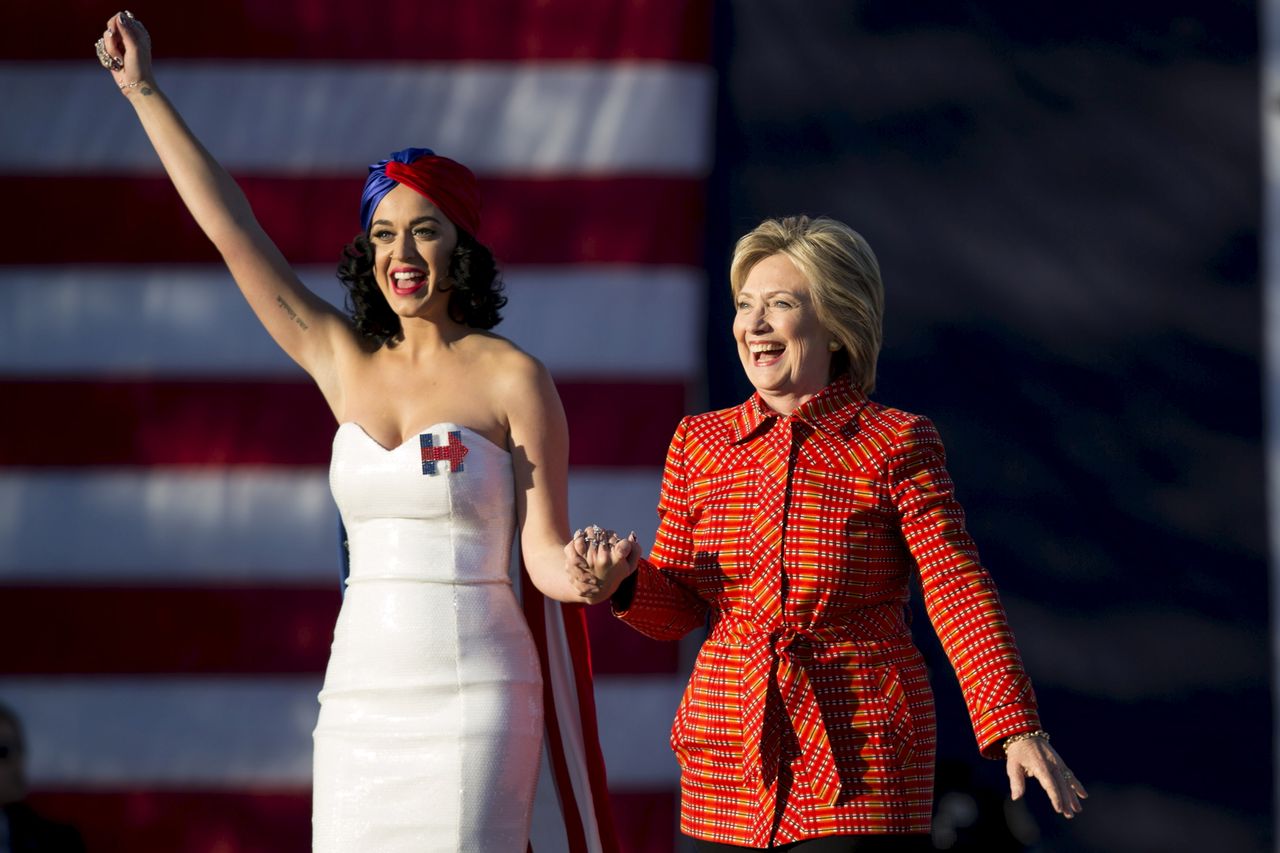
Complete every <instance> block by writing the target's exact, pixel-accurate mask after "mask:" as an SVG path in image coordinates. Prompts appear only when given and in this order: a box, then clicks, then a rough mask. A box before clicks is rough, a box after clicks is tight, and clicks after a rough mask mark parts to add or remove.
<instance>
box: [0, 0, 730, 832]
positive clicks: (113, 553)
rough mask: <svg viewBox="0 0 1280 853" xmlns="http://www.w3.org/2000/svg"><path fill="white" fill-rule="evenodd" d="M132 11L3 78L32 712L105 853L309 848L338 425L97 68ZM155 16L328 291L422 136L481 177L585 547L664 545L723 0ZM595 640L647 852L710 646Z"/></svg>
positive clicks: (4, 495)
mask: <svg viewBox="0 0 1280 853" xmlns="http://www.w3.org/2000/svg"><path fill="white" fill-rule="evenodd" d="M12 11H16V10H12ZM28 11H29V12H31V13H34V12H35V8H34V5H32V8H31V9H30V10H28ZM114 11H115V9H114V8H111V7H106V6H102V5H101V4H97V3H90V2H88V0H64V2H61V3H59V4H58V7H57V9H56V10H55V11H54V12H53V13H51V12H49V11H48V10H45V11H44V12H43V13H42V18H43V23H44V24H47V28H46V29H44V30H39V31H37V30H35V29H31V30H30V31H29V32H28V33H26V35H28V36H29V37H24V38H23V39H20V40H18V41H17V42H16V43H15V44H13V45H10V46H8V47H7V50H6V53H7V55H6V57H5V59H6V61H5V62H4V63H3V64H0V86H2V87H3V90H4V91H5V92H6V98H7V100H8V104H7V106H6V118H5V119H4V123H3V126H2V129H0V191H2V194H3V197H4V198H5V200H6V203H5V204H4V205H0V217H2V218H3V220H4V221H3V233H5V234H6V241H7V242H8V244H9V249H8V251H7V252H6V253H5V256H4V258H5V262H4V263H3V265H0V299H2V304H3V306H4V307H3V310H0V401H2V403H0V411H2V412H3V418H0V466H2V467H0V702H5V703H8V704H10V705H12V706H13V707H15V708H16V709H17V710H18V712H19V713H20V715H21V716H22V718H23V721H24V723H25V725H26V728H27V733H28V740H29V748H30V773H31V782H32V787H33V789H34V792H35V793H34V797H33V802H34V803H35V804H36V805H37V807H38V808H40V809H42V810H43V811H44V812H46V813H47V814H49V815H50V816H52V817H55V818H59V819H65V820H68V821H71V822H73V823H75V824H76V825H77V826H78V827H79V828H80V829H81V831H82V832H83V834H84V835H85V838H86V840H87V842H88V844H89V849H90V850H93V851H114V850H119V851H125V850H128V851H220V853H237V852H238V851H273V853H285V852H286V851H302V850H306V849H308V848H309V840H310V764H311V758H310V756H311V729H312V727H313V726H314V723H315V717H316V710H317V705H316V692H317V690H318V688H319V685H320V679H321V674H322V672H323V668H324V664H325V660H326V657H327V654H328V646H329V642H330V640H331V637H332V627H333V621H334V618H335V616H336V613H337V609H338V605H339V588H338V560H339V556H338V555H339V550H338V549H339V532H338V522H337V513H336V509H335V508H334V506H333V503H332V499H331V497H330V495H329V491H328V483H327V477H326V466H327V463H328V455H329V446H330V442H331V439H332V434H333V429H334V422H333V418H332V416H331V415H330V413H329V412H328V410H327V408H326V406H325V404H324V402H323V400H322V399H321V397H320V394H319V392H318V391H316V390H315V389H314V388H313V387H312V386H311V384H310V382H309V380H308V379H307V377H306V376H305V375H304V374H302V373H301V372H300V371H299V370H298V369H297V368H296V367H295V366H294V365H293V364H292V363H291V362H290V361H289V360H288V359H287V358H286V357H285V356H284V355H283V354H282V353H281V352H279V351H277V349H276V348H275V345H274V344H273V343H272V342H271V340H270V339H269V338H268V337H267V335H266V333H265V332H264V331H263V330H262V329H261V328H260V327H259V326H258V324H257V321H256V320H255V319H254V317H253V315H252V314H251V312H250V311H249V309H248V307H247V306H246V305H245V304H244V303H243V301H242V299H241V297H240V295H239V292H238V291H237V289H236V288H235V285H234V284H233V283H232V281H231V280H230V277H229V276H228V275H227V273H226V272H225V270H224V268H223V267H222V266H221V264H220V263H219V262H218V259H217V256H216V254H215V252H214V251H213V249H212V247H211V246H210V245H209V244H208V243H207V242H206V241H205V239H204V237H203V236H202V235H201V234H200V233H199V231H198V230H197V228H196V226H195V225H194V223H193V222H192V220H191V219H190V217H189V216H188V215H187V214H186V212H185V211H184V210H183V209H182V206H181V204H180V202H179V200H178V197H177V195H176V193H175V192H174V191H173V190H172V188H171V187H170V185H169V183H168V180H167V179H166V178H165V177H164V176H163V174H162V172H161V170H160V166H159V163H158V161H157V159H156V158H155V156H154V154H153V153H152V152H151V149H150V147H149V145H148V144H147V142H146V140H145V138H144V136H143V134H142V132H141V130H140V128H139V127H138V126H137V123H136V120H135V118H134V116H133V114H132V109H131V108H130V107H129V105H128V104H127V103H126V102H125V101H124V100H123V99H122V98H121V97H120V96H119V95H118V94H117V93H116V91H115V89H114V87H113V84H112V82H111V80H110V78H109V76H108V75H107V74H106V73H105V72H103V71H102V70H101V69H100V68H99V67H98V66H97V63H96V61H95V59H94V55H93V49H92V44H93V41H94V39H95V38H97V36H98V35H99V33H100V31H101V29H102V28H103V26H104V24H105V21H106V19H107V17H108V16H109V15H110V14H111V13H112V12H114ZM133 12H134V13H135V14H136V15H137V16H138V17H139V18H140V19H141V20H143V21H144V22H145V23H146V25H147V27H148V29H149V30H150V31H151V33H152V35H153V38H154V41H155V56H156V67H157V78H158V81H159V83H160V86H161V87H162V88H163V89H164V90H165V91H166V93H167V94H168V95H169V96H170V97H171V98H172V99H173V101H174V102H175V103H176V104H177V106H178V108H179V109H180V110H181V111H182V113H183V115H184V116H185V118H186V119H187V121H188V123H189V124H190V125H191V126H192V128H193V129H194V130H195V132H196V133H197V135H199V136H200V137H201V139H202V140H203V141H204V142H205V144H206V146H207V147H208V148H209V149H210V150H211V151H212V152H213V153H214V155H215V156H217V157H218V158H219V159H220V160H221V162H222V163H223V164H224V165H226V166H227V167H228V168H229V169H230V171H231V172H232V173H233V174H234V175H235V176H236V177H237V179H238V180H239V182H240V184H241V186H242V187H243V188H244V190H245V191H246V193H247V194H248V196H249V199H250V202H251V203H252V205H253V207H254V210H255V212H256V213H257V214H258V217H259V219H260V220H261V221H262V223H263V225H264V227H265V228H266V230H267V232H268V233H269V234H271V235H272V237H273V238H274V239H275V240H276V242H277V244H278V245H279V246H280V248H281V249H282V251H283V252H284V254H285V256H286V257H287V258H289V259H290V260H291V261H292V262H293V264H294V265H295V267H296V268H297V270H298V271H299V273H300V274H301V275H302V277H303V279H304V280H305V281H306V282H307V283H308V284H309V285H310V286H312V287H313V289H315V290H316V291H317V292H319V293H320V294H322V295H324V296H325V297H326V298H329V299H331V300H333V301H335V302H339V301H340V300H341V298H342V293H341V289H340V286H339V285H338V283H337V281H336V279H335V277H334V275H333V268H334V266H335V264H336V261H337V259H338V256H339V252H340V249H341V247H342V246H343V245H344V244H345V243H346V242H348V241H349V240H350V239H351V238H352V237H353V236H354V234H355V233H356V231H357V230H358V218H357V212H358V207H359V192H360V187H361V183H362V181H363V178H364V174H365V167H366V165H367V164H369V163H372V162H374V161H376V160H378V159H381V158H382V157H385V156H386V154H387V153H388V152H390V151H392V150H395V149H399V148H403V147H405V146H409V145H416V146H430V147H432V148H434V149H436V150H437V151H438V152H439V153H442V154H445V155H448V156H451V157H455V158H457V159H459V160H461V161H462V162H464V163H466V164H467V165H469V166H470V167H471V168H472V169H473V170H475V172H476V173H477V175H478V176H479V178H480V181H481V188H482V192H483V196H484V202H485V209H484V225H483V227H482V229H481V232H480V235H479V236H480V238H481V239H482V240H483V241H484V242H485V243H487V244H489V245H490V246H492V247H493V248H494V250H495V253H496V254H497V256H498V257H499V258H500V259H501V260H502V261H503V263H504V270H505V280H506V282H507V288H508V296H509V298H510V303H509V304H508V306H507V308H506V309H505V311H504V316H505V319H504V321H503V323H502V324H501V325H500V326H499V327H498V328H497V329H496V330H495V331H497V332H499V333H501V334H503V335H505V336H507V337H509V338H511V339H512V340H514V341H515V342H516V343H518V344H520V345H521V346H522V347H524V348H525V349H526V350H528V351H529V352H531V353H532V354H534V355H535V356H537V357H539V358H540V359H542V360H543V361H544V362H545V363H546V364H547V365H548V366H549V367H550V369H551V370H552V372H553V374H554V376H555V377H556V380H557V384H558V386H559V390H560V394H561V397H562V399H563V401H564V404H565V408H566V410H567V412H568V416H569V424H570V430H571V436H572V451H571V471H570V512H571V519H572V522H573V523H574V524H575V525H585V524H586V523H587V522H598V523H601V524H604V525H608V526H617V527H622V528H624V529H630V528H632V527H634V528H635V529H636V530H637V532H638V534H639V536H640V538H641V539H642V540H643V541H646V542H649V541H652V536H653V529H654V526H655V525H656V517H655V513H654V506H655V503H656V499H657V494H658V483H659V477H660V467H661V464H662V460H663V456H664V453H665V449H666V443H667V440H668V439H669V437H670V435H671V432H672V430H673V429H674V427H675V425H676V423H677V421H678V419H679V417H680V416H681V415H682V414H684V413H686V412H688V411H696V410H700V400H699V394H700V393H701V387H702V381H703V377H702V371H703V367H702V365H703V363H704V356H703V341H702V337H703V325H704V316H705V313H706V300H707V282H706V277H705V274H704V272H703V270H702V264H703V258H702V252H703V229H704V224H705V223H704V210H705V183H706V179H707V176H708V172H709V168H710V161H711V156H712V148H713V139H712V134H713V127H712V119H713V112H714V102H715V74H714V71H713V69H712V67H711V65H710V57H711V38H712V36H711V32H712V20H711V18H712V3H711V2H710V0H619V2H613V3H603V2H595V0H555V2H547V0H525V2H502V0H467V2H463V3H442V2H399V1H398V0H387V2H375V3H370V4H361V5H357V4H347V3H339V2H337V0H282V1H281V2H273V3H251V2H248V0H214V2H213V3H210V4H192V5H187V4H181V5H179V4H157V5H156V6H154V7H147V6H145V5H143V6H136V5H135V6H134V7H133ZM16 235H25V236H22V237H21V238H18V239H15V236H16ZM619 410H624V411H625V412H626V416H625V417H623V418H619V417H617V415H616V412H617V411H619ZM589 621H590V624H591V628H592V647H593V655H594V670H595V674H596V700H597V704H598V710H599V715H600V731H601V740H602V745H603V749H604V755H605V759H606V762H607V767H608V774H609V781H610V789H611V794H612V802H613V806H614V813H615V820H616V823H617V826H618V830H619V835H620V837H621V840H622V843H623V849H624V850H630V851H640V850H643V851H662V850H671V849H673V846H674V844H675V841H674V837H675V810H676V793H675V786H676V774H677V771H676V767H675V763H674V760H673V759H672V757H671V755H670V752H669V750H668V749H667V746H666V732H667V728H668V726H669V723H670V719H671V714H672V712H673V710H674V707H675V704H676V701H677V699H678V697H679V693H680V690H681V688H682V684H683V679H682V677H681V675H680V673H679V672H678V669H679V657H680V656H679V654H678V649H677V648H676V647H674V646H669V645H661V644H657V643H652V642H649V641H647V640H644V639H643V638H641V637H639V636H638V635H634V634H632V633H630V632H629V631H628V630H627V629H625V628H624V627H622V626H620V625H617V624H615V623H614V621H613V620H612V619H611V617H610V616H609V615H608V614H607V612H605V611H604V610H603V608H596V609H594V610H592V611H591V612H590V613H589Z"/></svg>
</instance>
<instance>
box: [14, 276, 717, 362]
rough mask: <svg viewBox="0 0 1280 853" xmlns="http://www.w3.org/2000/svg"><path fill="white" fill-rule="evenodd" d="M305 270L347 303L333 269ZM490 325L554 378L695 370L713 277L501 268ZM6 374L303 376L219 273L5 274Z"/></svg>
mask: <svg viewBox="0 0 1280 853" xmlns="http://www.w3.org/2000/svg"><path fill="white" fill-rule="evenodd" d="M298 274H299V275H300V276H301V278H302V279H303V281H304V282H305V283H306V284H307V286H308V287H310V288H311V289H312V291H313V292H315V293H317V294H319V295H320V296H321V297H323V298H324V299H326V300H328V301H329V302H330V303H332V304H334V305H338V306H341V305H342V304H343V300H344V299H345V291H344V290H343V288H342V285H341V284H340V283H339V282H338V281H337V278H336V277H335V275H334V269H333V268H325V267H314V266H305V267H301V268H299V269H298ZM503 278H504V280H505V281H506V285H507V290H506V293H507V296H508V298H509V299H510V301H509V302H508V303H507V306H506V307H505V308H504V309H503V310H502V314H503V321H502V323H500V324H499V325H498V326H497V327H496V328H495V329H494V331H495V332H497V333H498V334H500V335H502V336H503V337H506V338H509V339H511V340H512V341H514V342H515V343H516V344H518V345H519V346H520V347H522V348H523V349H525V350H526V351H527V352H529V353H531V354H532V355H534V356H536V357H537V358H539V359H541V360H542V361H543V363H544V364H546V365H547V367H548V368H549V369H550V370H551V371H552V372H553V373H555V374H557V375H569V376H574V377H579V378H589V377H592V376H602V377H606V378H620V379H622V378H626V377H631V376H638V377H645V378H661V377H677V378H680V379H685V378H688V377H693V376H697V375H698V373H699V372H700V370H701V365H702V358H703V356H702V331H701V330H702V323H703V317H702V312H703V303H704V302H705V284H704V277H703V275H702V273H701V272H700V271H697V270H693V269H688V268H683V267H614V266H587V265H581V266H563V267H561V266H555V267H513V268H511V269H509V270H506V271H504V274H503ZM0 294H2V295H3V299H4V304H5V306H6V307H5V310H4V311H2V312H0V373H8V374H19V373H21V374H27V375H31V376H39V375H46V376H47V375H71V374H76V375H79V376H81V377H85V378H87V377H91V376H95V375H98V376H100V375H103V374H116V375H118V374H122V373H135V374H146V375H149V376H165V375H181V376H193V375H195V376H217V375H228V374H230V375H241V376H244V375H248V376H279V377H294V378H301V377H303V376H304V374H303V373H302V371H301V370H300V369H299V368H298V367H297V365H295V364H294V363H293V362H292V361H291V360H290V359H289V357H288V356H286V355H285V354H284V353H283V352H282V351H281V350H280V348H279V347H277V346H276V345H275V343H274V342H273V341H272V340H271V338H270V337H269V336H268V335H267V333H266V332H265V331H264V330H263V328H262V326H261V324H260V323H259V322H258V320H257V319H256V318H255V317H254V316H253V312H252V311H250V309H249V306H248V304H247V303H246V302H245V301H244V297H242V296H241V295H240V291H239V290H238V289H237V288H236V286H235V283H234V282H233V281H232V280H231V276H230V274H229V273H228V272H227V271H226V270H225V269H224V268H222V267H221V266H212V265H197V266H174V267H154V266H144V267H132V266H128V267H109V268H105V269H101V268H99V269H92V270H90V269H87V268H85V267H75V266H51V267H38V266H25V267H0Z"/></svg>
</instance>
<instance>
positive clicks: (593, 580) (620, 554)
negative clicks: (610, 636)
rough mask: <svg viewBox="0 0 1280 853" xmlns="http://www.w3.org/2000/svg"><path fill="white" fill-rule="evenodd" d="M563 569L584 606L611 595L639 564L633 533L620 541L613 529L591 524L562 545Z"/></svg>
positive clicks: (638, 550)
mask: <svg viewBox="0 0 1280 853" xmlns="http://www.w3.org/2000/svg"><path fill="white" fill-rule="evenodd" d="M564 560H565V570H566V571H567V572H568V573H569V580H570V583H572V584H573V588H574V589H575V590H577V592H578V594H579V595H580V596H581V597H582V600H583V601H584V602H585V603H587V604H596V603H598V602H601V601H604V600H605V599H607V598H608V597H609V596H611V595H613V593H614V591H615V590H617V588H618V585H619V584H620V583H622V582H623V581H624V580H625V579H626V578H627V576H628V575H630V574H631V573H632V572H634V571H635V570H636V566H637V565H639V563H640V544H639V541H638V540H637V539H636V534H635V533H634V532H632V534H631V535H630V536H628V537H627V538H625V539H622V538H620V537H619V536H618V534H617V533H616V532H614V531H612V530H605V529H603V528H600V527H597V526H595V525H592V526H591V527H588V528H587V529H586V530H579V531H577V532H575V533H574V534H573V538H572V539H570V540H569V544H568V545H565V546H564Z"/></svg>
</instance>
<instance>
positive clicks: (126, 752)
mask: <svg viewBox="0 0 1280 853" xmlns="http://www.w3.org/2000/svg"><path fill="white" fill-rule="evenodd" d="M320 682H321V680H320V679H319V678H316V677H292V678H286V677H273V678H269V679H268V678H182V677H165V678H163V679H155V678H151V679H140V678H92V679H90V678H83V679H77V678H57V679H50V678H0V699H3V701H4V702H5V703H7V704H9V705H12V706H13V708H14V709H15V710H16V711H17V712H18V715H19V716H20V717H21V718H22V720H23V724H24V726H25V728H26V730H27V737H28V742H29V752H30V758H29V770H30V777H31V782H32V784H33V785H34V786H36V787H46V788H63V787H73V788H74V787H82V786H114V787H121V788H147V787H174V786H184V785H185V786H192V787H202V788H203V787H211V788H219V789H225V788H238V787H250V786H286V787H293V786H297V787H307V786H309V785H310V784H311V732H312V729H314V728H315V722H316V714H317V712H318V705H317V702H316V694H317V693H318V692H319V690H320ZM682 689H683V684H682V679H680V678H678V677H673V676H659V677H626V678H611V677H602V678H597V679H596V688H595V691H596V703H597V706H598V708H599V715H600V730H601V740H602V741H603V745H604V754H605V762H606V765H607V766H608V768H609V781H610V783H611V784H612V785H616V786H618V787H619V788H625V787H628V786H630V787H644V786H649V785H667V784H671V783H673V782H674V780H675V779H676V778H677V769H676V765H675V760H674V758H672V756H671V753H670V751H669V750H668V749H667V748H666V746H665V744H666V740H667V736H666V731H667V728H668V727H669V725H670V721H671V716H672V714H673V713H674V712H675V704H676V701H678V699H679V697H680V692H681V690H682Z"/></svg>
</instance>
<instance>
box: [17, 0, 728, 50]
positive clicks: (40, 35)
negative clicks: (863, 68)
mask: <svg viewBox="0 0 1280 853" xmlns="http://www.w3.org/2000/svg"><path fill="white" fill-rule="evenodd" d="M22 5H29V7H30V8H28V9H27V10H26V11H25V12H17V11H16V9H15V10H13V11H14V13H15V14H16V15H18V17H19V18H21V19H32V16H36V15H38V13H39V11H40V9H41V7H39V6H37V5H36V4H21V3H20V4H19V6H22ZM712 7H713V4H712V3H710V2H707V0H628V2H626V3H600V2H598V0H556V2H554V3H545V2H543V3H521V4H512V3H510V2H506V0H468V2H466V3H439V2H437V3H424V2H421V0H383V2H381V3H379V4H378V5H377V6H376V7H371V8H370V9H362V8H358V7H353V6H351V5H349V4H344V3H341V2H338V0H275V2H272V3H253V2H249V0H240V2H236V0H224V2H220V3H207V4H199V3H197V4H168V3H153V4H150V5H149V6H147V7H146V8H143V9H139V10H138V15H139V17H141V18H144V19H145V21H146V25H147V28H148V29H149V30H150V31H151V32H152V33H153V35H154V36H155V38H156V44H157V50H159V49H161V48H162V49H163V51H164V57H165V59H166V60H168V59H170V58H173V57H180V58H188V59H283V60H288V61H294V62H297V61H305V60H327V59H337V60H372V61H376V62H392V61H404V60H410V61H420V62H446V61H458V60H498V61H507V60H632V59H644V60H668V61H680V62H706V61H708V60H709V58H710V56H709V51H710V45H711V17H712ZM114 8H115V7H113V6H104V5H103V4H102V3H100V2H96V0H62V2H60V3H59V4H58V26H56V27H29V28H24V29H23V30H22V38H17V39H14V40H13V45H12V49H10V50H7V55H6V57H5V58H6V60H9V61H14V60H49V59H73V60H84V61H86V64H88V63H89V62H92V61H93V59H94V57H93V52H92V50H89V51H86V49H85V45H86V44H91V43H92V41H93V39H94V38H95V37H96V36H98V35H100V34H101V31H102V29H103V27H105V26H106V23H107V16H108V15H109V14H110V11H109V10H111V9H114ZM216 34H226V35H227V37H223V38H219V37H217V35H216ZM86 39H88V41H86Z"/></svg>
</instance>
